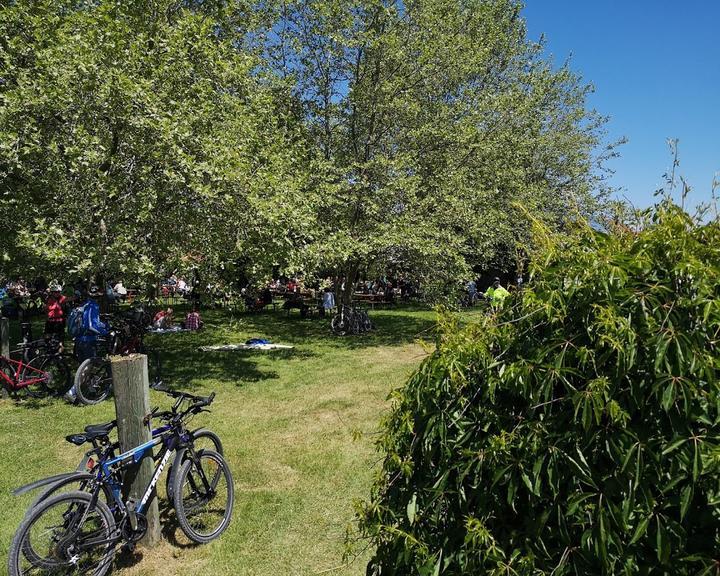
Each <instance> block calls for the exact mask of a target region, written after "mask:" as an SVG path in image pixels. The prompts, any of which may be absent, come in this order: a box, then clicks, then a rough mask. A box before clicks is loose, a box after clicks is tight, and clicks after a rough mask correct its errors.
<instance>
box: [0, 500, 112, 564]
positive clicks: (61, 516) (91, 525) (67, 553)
mask: <svg viewBox="0 0 720 576" xmlns="http://www.w3.org/2000/svg"><path fill="white" fill-rule="evenodd" d="M91 501H92V496H91V495H90V494H88V493H86V492H66V493H64V494H58V495H56V496H53V497H52V498H49V499H48V500H45V501H44V502H43V503H42V504H41V505H40V506H38V507H37V508H35V509H34V510H33V511H32V512H31V513H30V514H28V515H27V516H26V517H25V519H24V520H23V521H22V523H21V524H20V527H19V528H18V530H17V532H15V536H14V538H13V540H12V543H11V544H10V553H9V555H8V573H9V574H10V576H30V575H33V576H36V575H37V576H40V575H48V576H50V575H60V574H63V575H75V574H77V575H78V576H80V575H81V574H83V575H92V576H103V575H104V574H106V573H107V572H108V570H109V569H110V568H111V566H112V561H113V557H114V555H115V545H114V544H115V543H114V532H115V520H114V519H113V517H112V514H111V512H110V509H109V508H108V507H107V506H106V505H105V504H104V503H103V502H101V501H98V502H96V503H95V504H94V505H93V504H92V503H91Z"/></svg>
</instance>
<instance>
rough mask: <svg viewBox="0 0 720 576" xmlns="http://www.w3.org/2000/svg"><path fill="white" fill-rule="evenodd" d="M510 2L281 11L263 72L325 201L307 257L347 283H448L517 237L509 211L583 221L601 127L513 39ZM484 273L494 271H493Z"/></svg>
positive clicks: (520, 39)
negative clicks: (288, 114) (303, 130)
mask: <svg viewBox="0 0 720 576" xmlns="http://www.w3.org/2000/svg"><path fill="white" fill-rule="evenodd" d="M520 10H521V4H520V2H518V1H516V0H467V1H462V2H458V1H457V0H442V1H439V2H438V1H437V0H433V1H431V2H428V1H425V0H415V1H410V2H394V1H390V2H388V1H386V0H353V1H351V2H347V1H344V0H342V1H341V0H312V1H309V0H293V1H288V2H285V1H284V2H282V3H281V4H280V7H279V9H278V12H277V20H276V22H275V24H274V26H273V28H272V33H271V34H270V35H269V39H268V54H269V57H268V58H267V62H268V64H269V65H270V66H271V69H272V71H273V72H274V73H275V74H276V75H278V76H279V77H282V78H283V79H286V80H287V81H288V82H290V83H291V84H292V85H293V86H294V90H295V94H297V98H298V100H299V101H300V102H301V103H302V106H303V113H304V117H305V119H306V123H307V126H308V131H309V135H310V137H311V139H312V140H311V141H312V142H313V144H314V145H315V146H316V147H317V148H318V149H319V150H320V151H321V152H322V154H323V156H324V158H325V160H326V161H327V163H328V164H329V166H330V170H331V173H332V175H333V178H334V179H333V183H334V187H333V189H332V191H331V193H329V194H327V195H326V197H325V199H324V202H323V204H322V209H321V212H320V214H321V217H320V219H319V220H320V222H319V229H320V230H321V234H320V238H322V242H321V246H319V247H318V248H319V249H321V250H323V251H324V253H325V255H326V257H327V259H328V260H329V261H330V262H335V263H337V264H339V265H340V266H341V267H342V268H343V270H344V271H345V272H346V274H347V275H348V277H350V278H353V277H354V275H355V274H356V273H357V270H358V269H359V268H362V267H366V266H367V265H369V264H370V263H372V262H376V261H381V262H386V261H388V260H392V259H393V258H394V259H396V260H398V259H400V260H404V261H409V262H412V263H413V265H414V267H415V268H416V269H417V271H418V272H419V273H422V272H424V271H430V270H432V272H433V275H435V276H436V277H440V278H444V279H447V278H453V277H457V275H458V274H460V273H462V271H464V270H466V269H467V267H469V266H474V265H480V264H485V265H487V264H488V263H489V262H490V261H492V260H493V258H496V257H498V256H499V255H500V254H501V253H503V252H505V253H507V252H512V247H514V246H515V245H516V244H517V243H518V241H520V240H522V239H524V238H525V237H526V232H527V230H526V227H525V226H524V225H523V224H522V223H521V222H519V218H517V214H516V212H515V211H514V209H513V208H512V203H513V202H520V203H523V204H524V205H525V206H526V207H528V208H529V209H531V210H532V211H533V212H535V213H537V214H538V215H539V216H542V217H544V218H545V219H546V220H547V221H548V222H549V223H552V224H553V225H561V224H562V221H563V218H564V214H565V213H566V212H567V210H568V208H569V207H570V209H571V210H579V211H582V210H587V209H590V206H591V204H592V196H591V191H592V190H594V189H595V184H596V182H595V181H594V178H595V177H596V176H597V173H596V172H595V171H594V168H595V165H594V162H595V161H596V160H597V158H596V157H595V156H594V149H595V146H596V145H597V144H598V142H599V139H600V137H601V131H600V129H601V127H602V124H603V119H602V118H599V117H598V116H597V115H596V114H594V113H593V112H591V111H588V110H587V108H586V105H585V96H586V94H587V92H588V91H589V87H587V86H585V85H583V84H582V82H581V81H580V80H579V78H578V77H577V76H575V75H574V74H573V73H571V72H570V70H569V69H568V68H567V67H563V68H561V69H559V70H555V69H554V68H553V66H552V65H551V63H549V62H548V61H546V60H544V59H543V58H542V57H541V50H542V46H541V45H538V44H535V43H532V42H530V41H529V40H528V39H527V36H526V29H525V23H524V21H523V20H522V18H521V17H520ZM498 259H499V258H498Z"/></svg>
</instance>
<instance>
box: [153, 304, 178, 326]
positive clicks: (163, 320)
mask: <svg viewBox="0 0 720 576" xmlns="http://www.w3.org/2000/svg"><path fill="white" fill-rule="evenodd" d="M172 321H173V309H172V308H168V309H167V310H160V312H158V313H157V314H155V318H153V328H155V329H156V330H167V329H168V328H172Z"/></svg>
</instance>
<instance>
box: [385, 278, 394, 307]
mask: <svg viewBox="0 0 720 576" xmlns="http://www.w3.org/2000/svg"><path fill="white" fill-rule="evenodd" d="M385 302H387V303H389V304H392V303H393V302H395V289H394V288H393V285H392V282H388V283H387V285H386V286H385Z"/></svg>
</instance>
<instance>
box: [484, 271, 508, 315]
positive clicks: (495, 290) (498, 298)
mask: <svg viewBox="0 0 720 576" xmlns="http://www.w3.org/2000/svg"><path fill="white" fill-rule="evenodd" d="M508 296H510V292H508V291H507V290H506V289H505V288H504V287H503V286H502V285H501V284H500V278H497V277H496V278H495V280H493V285H492V286H490V288H488V289H487V291H486V292H485V297H486V298H487V299H488V300H490V304H492V306H493V308H502V306H503V303H504V302H505V298H507V297H508Z"/></svg>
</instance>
